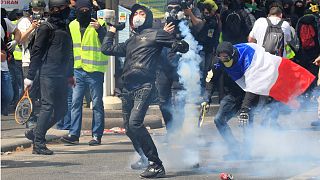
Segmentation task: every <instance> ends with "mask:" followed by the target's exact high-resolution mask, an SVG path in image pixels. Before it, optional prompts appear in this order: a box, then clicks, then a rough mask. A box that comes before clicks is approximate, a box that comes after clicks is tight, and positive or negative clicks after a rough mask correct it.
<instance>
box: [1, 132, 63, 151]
mask: <svg viewBox="0 0 320 180" xmlns="http://www.w3.org/2000/svg"><path fill="white" fill-rule="evenodd" d="M68 132H69V131H67V130H57V129H49V130H48V132H47V135H46V141H47V142H50V141H53V140H56V139H60V138H61V137H62V136H65V135H68ZM21 136H23V137H24V135H21ZM31 144H32V141H30V140H28V139H26V138H21V139H17V138H8V139H1V152H7V151H15V150H16V149H17V148H18V147H23V148H28V147H31Z"/></svg>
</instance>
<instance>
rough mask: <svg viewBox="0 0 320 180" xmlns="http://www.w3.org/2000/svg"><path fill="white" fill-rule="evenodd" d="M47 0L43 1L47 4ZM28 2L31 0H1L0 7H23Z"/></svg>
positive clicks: (7, 8) (11, 8)
mask: <svg viewBox="0 0 320 180" xmlns="http://www.w3.org/2000/svg"><path fill="white" fill-rule="evenodd" d="M48 1H49V0H45V3H46V4H48ZM30 2H31V0H1V8H5V9H6V10H13V9H23V7H24V6H25V5H28V4H29V3H30Z"/></svg>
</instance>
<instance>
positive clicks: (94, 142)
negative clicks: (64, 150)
mask: <svg viewBox="0 0 320 180" xmlns="http://www.w3.org/2000/svg"><path fill="white" fill-rule="evenodd" d="M98 145H101V138H98V137H96V136H93V138H92V140H91V141H89V146H98Z"/></svg>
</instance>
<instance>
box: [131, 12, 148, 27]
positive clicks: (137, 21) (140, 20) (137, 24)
mask: <svg viewBox="0 0 320 180" xmlns="http://www.w3.org/2000/svg"><path fill="white" fill-rule="evenodd" d="M145 21H146V18H144V17H141V16H139V15H137V16H134V17H133V19H132V25H133V27H134V28H138V27H140V26H142V25H143V24H144V22H145Z"/></svg>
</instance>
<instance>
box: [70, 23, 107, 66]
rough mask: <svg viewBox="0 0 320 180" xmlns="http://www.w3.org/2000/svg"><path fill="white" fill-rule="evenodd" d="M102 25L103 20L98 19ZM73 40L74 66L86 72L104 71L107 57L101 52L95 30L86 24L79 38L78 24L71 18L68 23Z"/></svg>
mask: <svg viewBox="0 0 320 180" xmlns="http://www.w3.org/2000/svg"><path fill="white" fill-rule="evenodd" d="M98 22H99V23H100V25H101V26H102V25H104V24H105V22H104V21H103V20H98ZM69 27H70V33H71V36H72V42H73V56H74V68H82V69H83V70H85V71H87V72H106V70H107V66H108V60H109V57H108V56H106V55H104V54H103V53H102V52H101V43H100V40H99V38H98V33H97V32H96V30H95V29H94V28H93V27H91V26H88V27H87V29H86V31H85V33H84V35H83V37H82V38H81V32H80V24H79V22H78V21H77V20H73V21H72V22H71V23H70V25H69Z"/></svg>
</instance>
